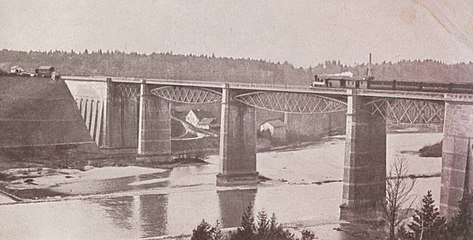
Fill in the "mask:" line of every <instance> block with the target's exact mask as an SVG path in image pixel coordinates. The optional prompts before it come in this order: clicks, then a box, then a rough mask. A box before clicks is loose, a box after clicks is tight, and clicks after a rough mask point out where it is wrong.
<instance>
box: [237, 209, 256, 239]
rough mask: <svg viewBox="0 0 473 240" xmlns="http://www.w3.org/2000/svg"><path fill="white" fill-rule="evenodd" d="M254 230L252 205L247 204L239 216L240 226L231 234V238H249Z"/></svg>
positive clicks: (251, 237)
mask: <svg viewBox="0 0 473 240" xmlns="http://www.w3.org/2000/svg"><path fill="white" fill-rule="evenodd" d="M255 232H256V228H255V218H254V217H253V205H249V206H248V207H247V208H246V211H245V212H244V213H243V216H242V217H241V223H240V226H239V227H238V228H237V230H236V232H235V233H234V234H232V237H231V239H232V240H251V239H253V238H254V235H255Z"/></svg>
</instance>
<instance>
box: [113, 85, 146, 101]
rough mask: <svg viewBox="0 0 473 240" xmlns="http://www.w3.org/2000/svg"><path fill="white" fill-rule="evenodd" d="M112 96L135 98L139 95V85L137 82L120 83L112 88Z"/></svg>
mask: <svg viewBox="0 0 473 240" xmlns="http://www.w3.org/2000/svg"><path fill="white" fill-rule="evenodd" d="M113 96H114V97H119V98H131V99H135V100H136V99H138V98H139V97H140V86H139V85H137V84H126V83H120V84H118V85H116V86H115V87H114V88H113Z"/></svg>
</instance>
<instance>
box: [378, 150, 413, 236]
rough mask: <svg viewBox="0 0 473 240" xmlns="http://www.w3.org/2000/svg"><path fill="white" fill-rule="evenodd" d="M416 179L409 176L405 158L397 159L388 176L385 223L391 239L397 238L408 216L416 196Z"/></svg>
mask: <svg viewBox="0 0 473 240" xmlns="http://www.w3.org/2000/svg"><path fill="white" fill-rule="evenodd" d="M414 184H415V179H410V178H408V170H407V163H406V159H405V158H400V159H397V160H396V161H395V162H394V164H393V165H392V166H391V169H390V170H389V173H388V176H387V178H386V206H385V209H384V210H385V215H386V216H385V217H386V219H385V223H386V227H387V229H386V235H387V239H389V240H396V239H397V237H398V230H399V228H400V227H401V226H402V222H403V221H404V220H405V219H406V218H407V217H408V213H409V211H406V210H405V209H407V210H408V209H411V207H412V204H413V203H414V200H415V197H414V196H413V195H411V191H412V189H413V188H414Z"/></svg>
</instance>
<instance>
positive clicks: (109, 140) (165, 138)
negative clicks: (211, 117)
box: [62, 76, 473, 221]
mask: <svg viewBox="0 0 473 240" xmlns="http://www.w3.org/2000/svg"><path fill="white" fill-rule="evenodd" d="M62 79H63V80H65V82H66V84H67V85H68V87H69V89H70V91H71V93H72V94H73V96H74V97H75V99H76V102H77V105H78V107H79V109H80V111H81V114H82V116H83V118H84V120H85V123H86V125H87V127H88V130H89V132H90V135H91V136H92V138H93V139H94V140H95V142H96V143H97V145H98V146H99V147H100V148H101V149H117V148H118V149H119V148H133V149H137V159H138V160H141V161H169V160H171V156H170V154H171V117H170V103H171V102H180V103H190V104H202V103H216V102H220V103H221V129H220V163H219V165H220V168H219V169H220V172H219V174H218V175H217V185H219V186H226V185H239V184H254V183H256V182H257V176H258V172H257V169H256V126H255V108H262V109H267V110H271V111H279V112H289V113H300V114H317V113H327V112H335V111H346V126H347V128H346V143H345V162H344V176H343V197H342V199H343V200H342V204H341V206H340V208H341V212H340V218H341V219H342V220H347V221H356V220H357V219H376V218H379V216H380V214H381V207H382V204H383V199H384V196H385V191H386V185H385V179H386V121H389V122H393V123H401V124H442V123H443V125H444V128H443V129H444V130H443V131H444V138H443V149H442V178H441V199H440V207H441V212H442V213H443V214H444V215H446V216H452V215H453V214H454V213H455V211H456V210H457V209H458V204H457V202H458V200H460V199H461V198H462V196H463V194H464V192H465V191H467V190H468V188H471V187H473V157H472V152H473V151H472V150H473V142H472V140H473V124H472V123H473V94H471V93H451V92H448V91H445V92H425V91H419V90H418V91H402V90H396V89H384V90H375V89H348V88H309V87H305V86H288V85H265V84H248V83H220V82H203V81H188V80H167V79H139V78H107V77H73V76H64V77H62Z"/></svg>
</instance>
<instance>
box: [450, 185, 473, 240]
mask: <svg viewBox="0 0 473 240" xmlns="http://www.w3.org/2000/svg"><path fill="white" fill-rule="evenodd" d="M472 237H473V194H471V193H467V194H465V195H464V196H463V199H462V200H461V201H460V203H459V211H458V213H457V214H456V215H455V216H454V217H453V218H452V219H451V220H450V221H449V222H448V224H447V231H446V234H445V236H444V238H443V239H446V240H450V239H451V240H457V239H462V238H463V239H465V240H466V239H471V238H472Z"/></svg>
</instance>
